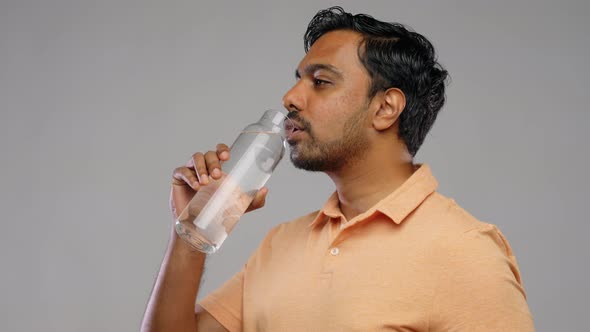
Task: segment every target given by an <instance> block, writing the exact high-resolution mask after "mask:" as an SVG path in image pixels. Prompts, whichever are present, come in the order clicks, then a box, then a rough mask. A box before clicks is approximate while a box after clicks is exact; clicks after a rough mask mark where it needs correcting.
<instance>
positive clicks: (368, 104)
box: [143, 7, 534, 331]
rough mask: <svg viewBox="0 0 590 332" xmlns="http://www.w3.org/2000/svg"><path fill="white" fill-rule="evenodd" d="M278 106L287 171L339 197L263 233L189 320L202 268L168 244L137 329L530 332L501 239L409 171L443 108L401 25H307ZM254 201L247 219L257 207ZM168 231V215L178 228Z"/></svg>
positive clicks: (181, 184) (222, 153) (352, 20)
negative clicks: (321, 178)
mask: <svg viewBox="0 0 590 332" xmlns="http://www.w3.org/2000/svg"><path fill="white" fill-rule="evenodd" d="M304 39H305V47H306V55H305V57H304V58H303V59H302V61H301V62H300V63H299V65H298V67H297V70H296V78H297V81H296V83H295V85H294V86H293V88H292V89H291V90H289V91H288V92H287V93H286V94H285V96H284V98H283V101H284V106H285V107H286V108H287V109H288V110H289V117H290V118H291V119H292V120H293V122H294V123H295V126H296V127H297V128H298V129H299V130H296V131H293V132H291V133H290V135H289V137H288V143H289V145H290V158H291V161H292V162H293V164H294V165H295V166H296V167H298V168H301V169H305V170H309V171H321V172H325V173H326V174H327V175H328V176H329V177H330V178H331V179H332V180H333V181H334V184H335V187H336V190H335V192H334V194H333V195H332V196H331V197H330V198H329V199H328V200H327V202H326V203H325V204H324V206H323V208H322V209H321V210H319V211H314V212H312V213H309V214H307V215H304V216H302V217H300V218H298V219H296V220H293V221H291V222H287V223H283V224H280V225H278V226H277V227H275V228H273V229H272V230H271V231H270V232H269V233H268V234H267V236H266V237H265V239H264V240H263V241H262V243H261V244H260V246H259V247H258V249H257V250H256V251H255V252H254V253H253V254H252V256H251V257H250V259H249V260H248V261H247V263H246V264H245V266H244V268H243V269H242V270H241V271H240V272H239V273H237V274H236V275H235V276H233V277H232V278H231V279H230V280H229V281H227V282H226V283H225V285H223V286H222V287H221V288H219V289H218V290H216V291H214V292H212V293H211V294H209V295H208V296H207V297H206V298H204V299H203V300H202V301H201V302H200V303H199V304H198V305H197V308H196V313H195V311H193V310H194V301H195V298H196V295H197V292H198V287H199V282H200V277H201V274H202V268H203V263H204V260H205V256H204V255H203V254H202V253H198V252H195V251H192V250H191V249H190V248H188V246H187V245H185V244H184V243H183V242H182V241H181V240H179V239H178V237H177V236H176V234H175V233H174V232H173V231H172V235H171V240H170V244H169V248H168V251H167V253H166V256H165V258H164V262H163V264H162V269H161V271H160V274H159V276H158V279H157V281H156V284H155V286H154V290H153V293H152V296H151V299H150V302H149V304H148V308H147V310H146V314H145V318H144V322H143V328H144V329H145V330H150V331H151V330H162V331H164V330H165V331H184V330H187V331H194V330H195V329H196V330H198V331H226V330H229V331H240V330H244V331H348V330H354V331H378V330H395V331H532V330H534V327H533V322H532V318H531V314H530V312H529V309H528V306H527V303H526V297H525V292H524V288H523V285H522V281H521V278H520V273H519V270H518V265H517V262H516V258H515V257H514V255H513V253H512V251H511V249H510V245H509V244H508V242H507V241H506V239H505V238H504V236H503V235H502V233H501V232H500V231H499V230H498V229H497V228H496V227H495V226H494V225H491V224H487V223H483V222H480V221H478V220H476V219H475V218H474V217H473V216H471V215H470V214H468V213H467V212H466V211H464V210H463V209H461V208H460V207H459V206H458V205H457V204H456V203H455V202H454V201H453V200H451V199H449V198H446V197H444V196H442V195H441V194H439V193H437V192H436V191H435V189H436V186H437V182H436V180H435V178H434V177H433V176H432V174H431V172H430V169H429V167H428V165H426V164H422V165H419V164H418V165H416V164H414V163H413V157H414V156H415V154H416V152H417V151H418V149H419V147H420V145H421V144H422V142H423V141H424V138H425V136H426V134H427V133H428V131H429V129H430V128H431V126H432V124H433V123H434V121H435V119H436V116H437V114H438V112H439V110H440V109H441V107H442V106H443V104H444V98H445V97H444V89H445V87H444V84H445V80H446V78H447V72H446V71H445V70H444V69H443V68H442V67H441V66H440V65H439V64H438V63H437V61H436V59H435V52H434V49H433V47H432V45H431V44H430V42H429V41H428V40H427V39H426V38H424V37H423V36H421V35H420V34H418V33H415V32H412V31H409V30H408V29H406V28H405V27H404V26H402V25H400V24H391V23H385V22H380V21H377V20H375V19H373V18H372V17H370V16H366V15H351V14H349V13H346V12H344V11H343V10H342V9H341V8H339V7H333V8H330V9H327V10H324V11H320V12H319V13H318V14H317V15H316V16H315V17H314V18H313V20H312V21H311V23H310V25H309V27H308V30H307V32H306V34H305V38H304ZM228 158H229V151H228V148H227V146H226V145H224V144H220V145H218V147H217V151H209V152H207V153H206V154H204V155H203V154H201V153H197V154H195V155H194V156H193V158H192V159H191V161H189V163H187V165H185V166H184V167H179V168H177V169H176V170H175V172H174V175H173V185H172V191H171V207H172V210H173V212H174V213H176V212H180V211H182V210H183V208H184V207H185V206H186V203H187V202H188V200H190V198H191V197H192V195H194V192H195V191H196V190H198V188H199V187H200V186H201V185H206V184H207V183H208V176H211V177H213V178H214V179H217V178H218V177H219V175H220V172H219V169H220V167H221V166H220V163H219V161H220V160H227V159H228ZM266 193H267V189H266V188H263V189H262V190H261V191H260V192H259V193H258V195H257V196H256V198H255V200H254V201H253V202H252V204H251V206H250V207H249V211H251V210H254V209H257V208H260V207H262V206H263V205H264V199H265V197H266ZM175 215H176V214H175Z"/></svg>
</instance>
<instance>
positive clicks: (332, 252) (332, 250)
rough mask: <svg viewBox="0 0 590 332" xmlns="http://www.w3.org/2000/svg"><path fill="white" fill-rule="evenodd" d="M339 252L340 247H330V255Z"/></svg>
mask: <svg viewBox="0 0 590 332" xmlns="http://www.w3.org/2000/svg"><path fill="white" fill-rule="evenodd" d="M339 252H340V249H338V248H337V247H334V248H332V249H330V253H331V254H332V256H336V255H338V253H339Z"/></svg>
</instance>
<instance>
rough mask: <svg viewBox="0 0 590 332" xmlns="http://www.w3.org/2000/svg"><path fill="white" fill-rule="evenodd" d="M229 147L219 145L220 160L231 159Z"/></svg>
mask: <svg viewBox="0 0 590 332" xmlns="http://www.w3.org/2000/svg"><path fill="white" fill-rule="evenodd" d="M229 153H230V151H229V147H228V146H227V145H225V144H223V143H219V144H217V156H218V157H219V159H220V160H223V161H226V160H228V159H229Z"/></svg>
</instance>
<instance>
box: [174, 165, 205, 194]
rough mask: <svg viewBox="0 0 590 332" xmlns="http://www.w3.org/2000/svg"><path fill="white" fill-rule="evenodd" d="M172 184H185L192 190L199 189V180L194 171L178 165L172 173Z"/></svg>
mask: <svg viewBox="0 0 590 332" xmlns="http://www.w3.org/2000/svg"><path fill="white" fill-rule="evenodd" d="M172 185H175V186H185V185H188V186H190V187H191V188H193V189H194V190H199V187H200V185H199V181H198V180H197V177H196V176H195V173H194V172H192V171H191V170H190V169H188V168H187V167H178V168H176V169H175V170H174V172H173V173H172Z"/></svg>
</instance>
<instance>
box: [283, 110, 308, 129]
mask: <svg viewBox="0 0 590 332" xmlns="http://www.w3.org/2000/svg"><path fill="white" fill-rule="evenodd" d="M287 117H288V118H289V119H291V120H295V121H296V122H298V123H300V124H301V126H302V127H303V129H304V130H308V131H309V129H310V127H311V126H310V125H309V122H307V120H305V119H304V118H302V117H301V116H300V115H299V112H297V111H290V112H289V113H288V114H287Z"/></svg>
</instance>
